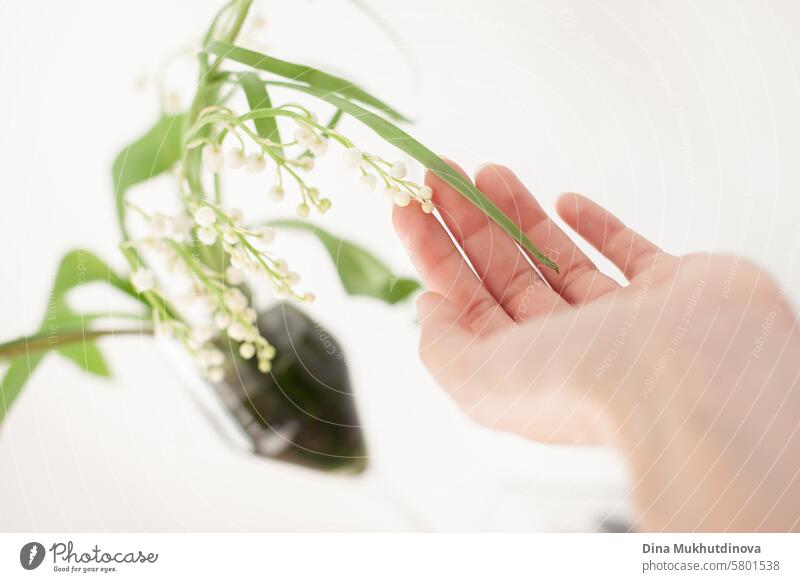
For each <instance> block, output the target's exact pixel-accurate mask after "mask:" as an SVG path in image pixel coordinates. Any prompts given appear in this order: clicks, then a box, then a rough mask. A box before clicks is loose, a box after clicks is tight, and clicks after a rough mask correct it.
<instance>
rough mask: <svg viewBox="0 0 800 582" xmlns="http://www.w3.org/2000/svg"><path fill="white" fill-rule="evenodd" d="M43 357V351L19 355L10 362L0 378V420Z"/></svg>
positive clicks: (0, 420)
mask: <svg viewBox="0 0 800 582" xmlns="http://www.w3.org/2000/svg"><path fill="white" fill-rule="evenodd" d="M43 358H44V353H39V354H32V355H31V356H30V357H25V356H22V357H19V358H16V359H14V360H13V361H12V362H11V365H10V366H9V367H8V370H6V373H5V376H3V378H2V379H0V422H2V421H3V418H5V416H6V413H7V412H8V411H9V409H10V408H11V405H12V404H13V403H14V400H16V398H17V396H19V393H20V392H21V391H22V387H23V386H25V382H27V381H28V378H30V377H31V376H32V375H33V372H34V371H35V370H36V367H37V366H38V365H39V364H40V363H41V361H42V359H43Z"/></svg>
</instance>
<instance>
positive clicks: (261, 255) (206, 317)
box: [0, 0, 556, 446]
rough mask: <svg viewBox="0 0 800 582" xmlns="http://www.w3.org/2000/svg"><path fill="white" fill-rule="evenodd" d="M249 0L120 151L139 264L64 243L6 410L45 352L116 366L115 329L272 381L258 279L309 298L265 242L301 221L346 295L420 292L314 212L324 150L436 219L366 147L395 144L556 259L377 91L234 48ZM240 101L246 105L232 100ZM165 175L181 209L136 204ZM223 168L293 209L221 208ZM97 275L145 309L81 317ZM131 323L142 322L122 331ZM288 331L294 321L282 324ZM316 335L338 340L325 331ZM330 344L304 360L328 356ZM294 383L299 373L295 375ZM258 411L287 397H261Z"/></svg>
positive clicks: (127, 251) (125, 236)
mask: <svg viewBox="0 0 800 582" xmlns="http://www.w3.org/2000/svg"><path fill="white" fill-rule="evenodd" d="M250 4H251V0H232V1H231V2H228V3H227V4H226V5H225V6H224V7H223V8H222V9H221V10H220V12H219V13H218V14H217V15H216V17H215V18H214V19H213V21H212V23H211V26H210V27H209V29H208V31H207V33H206V34H205V36H204V38H203V40H202V42H201V45H200V46H199V47H198V51H197V63H198V69H199V71H198V77H197V86H196V89H195V91H194V97H193V100H192V102H191V104H190V105H189V106H188V107H187V108H186V109H185V110H183V111H165V112H164V113H163V114H162V116H161V118H160V119H158V120H157V122H156V123H155V124H154V125H153V127H152V128H151V129H150V130H149V131H147V132H146V133H145V134H144V135H142V136H141V137H140V138H139V139H137V140H136V141H134V142H133V143H131V144H130V145H129V146H127V147H125V148H124V149H123V150H122V151H121V152H120V154H119V155H118V156H117V158H116V160H115V162H114V165H113V171H112V178H113V191H114V196H115V200H116V210H117V220H118V222H119V227H120V230H121V233H122V241H121V243H120V249H121V252H122V254H123V255H124V256H125V258H126V259H127V262H128V264H129V265H130V272H129V274H118V273H115V272H114V271H113V270H112V269H111V268H110V267H108V266H107V265H106V264H105V263H104V262H103V261H102V260H101V259H99V258H98V257H97V256H95V255H94V254H92V253H90V252H89V251H85V250H77V251H72V252H70V253H68V254H67V255H66V256H65V257H64V259H63V261H62V263H61V265H60V268H59V271H58V274H57V276H56V280H55V284H54V287H53V291H52V295H51V298H50V301H49V304H48V308H47V313H46V315H45V317H44V320H43V323H42V327H41V329H40V330H39V332H38V333H35V334H32V335H29V336H26V337H22V338H18V339H16V340H13V341H10V342H7V343H5V344H0V357H2V358H3V359H8V360H11V364H10V367H9V369H8V370H7V372H6V373H5V376H4V378H3V383H2V392H3V394H2V395H3V399H2V404H0V419H2V418H3V416H4V414H5V413H6V411H7V410H8V408H9V406H10V405H11V403H12V402H13V400H14V398H15V397H16V396H17V394H18V393H19V391H20V390H21V388H22V386H23V385H24V383H25V381H26V380H27V378H28V377H29V376H30V375H31V374H32V373H33V371H34V369H35V368H36V365H37V364H38V363H39V362H40V361H41V359H42V358H43V357H44V356H45V355H46V354H47V353H48V352H57V353H59V354H61V355H62V356H65V357H67V358H70V359H72V360H74V361H75V362H77V363H78V364H80V365H81V366H82V367H84V368H85V369H86V370H87V371H89V372H93V373H97V374H107V373H108V369H107V366H106V364H105V361H104V359H103V357H102V355H101V353H100V351H99V350H98V348H97V346H96V344H95V340H96V339H97V338H99V337H102V336H105V335H111V334H124V333H137V334H140V333H154V334H164V335H168V336H170V337H172V338H174V339H175V340H177V342H179V344H180V345H181V346H182V347H183V348H184V349H185V351H186V352H187V353H188V354H190V355H191V357H192V358H193V359H194V361H195V362H196V365H197V367H198V369H199V370H201V371H202V373H203V374H204V376H205V377H206V378H207V380H208V381H210V383H221V382H223V381H225V379H226V374H227V370H228V363H229V362H230V361H231V358H232V357H233V358H235V359H236V361H238V362H239V363H241V362H251V363H252V367H253V369H256V370H257V371H258V373H259V374H262V375H266V376H273V377H275V376H276V373H275V361H276V358H279V357H280V354H279V353H278V352H279V349H277V348H279V347H280V346H276V344H280V343H281V335H280V334H277V335H276V333H277V332H275V330H274V329H272V337H270V328H269V326H268V325H266V324H265V323H264V322H263V321H261V320H260V319H261V318H260V314H259V312H258V311H257V310H256V308H255V307H254V305H253V302H252V293H251V291H250V289H251V285H250V282H251V281H262V282H263V281H266V282H268V283H269V284H270V285H271V286H272V288H273V290H274V294H275V296H276V297H278V298H280V299H285V300H286V301H287V302H290V301H295V302H301V303H302V302H310V301H313V300H314V295H313V294H312V293H311V292H310V291H309V290H307V289H304V288H303V283H302V278H301V274H299V273H297V272H295V271H294V270H292V269H291V268H290V267H289V259H290V258H289V257H281V256H277V254H276V253H275V252H273V251H272V250H271V249H272V247H271V243H272V242H273V240H274V239H275V238H276V236H280V231H281V230H282V229H295V230H298V229H299V230H302V231H305V232H309V233H311V234H313V235H315V236H316V237H317V238H319V240H320V241H321V242H322V243H323V244H324V245H325V247H326V249H327V250H328V252H329V254H330V255H331V257H332V259H334V260H335V262H336V268H337V271H338V273H339V275H340V278H341V280H342V283H343V285H344V287H345V289H346V290H347V291H348V292H349V293H351V294H361V295H368V296H372V297H375V298H378V299H381V300H384V301H386V302H387V303H390V304H392V303H396V302H398V301H401V300H403V299H404V298H406V297H408V296H409V295H410V294H411V293H413V292H414V291H415V290H416V288H417V287H418V284H417V283H416V281H414V280H412V279H403V278H399V277H396V276H395V275H394V274H393V273H392V272H391V271H390V270H389V269H388V268H387V267H386V266H385V265H384V264H383V263H382V262H381V261H380V260H378V259H377V258H376V257H375V256H374V255H372V254H371V253H370V252H368V251H366V250H364V249H362V248H359V247H358V246H356V245H354V244H353V243H351V242H349V241H346V240H343V239H341V238H338V237H336V236H334V235H333V234H331V233H329V232H326V231H325V230H323V229H321V228H319V227H317V226H315V225H313V224H312V223H311V222H309V221H308V220H307V219H309V218H312V217H313V215H314V214H315V213H320V214H322V213H325V212H328V211H333V210H335V202H332V201H331V199H330V198H329V197H328V195H327V194H326V192H327V191H328V188H326V187H325V185H324V184H318V183H316V182H315V180H314V166H315V163H316V162H317V160H318V159H319V158H320V157H322V156H336V157H338V158H339V159H341V163H342V164H344V165H345V166H347V167H349V168H351V169H352V171H353V172H354V173H355V176H354V181H358V182H359V183H360V186H361V188H363V189H364V190H366V191H369V192H379V193H382V195H384V196H387V197H388V198H390V199H391V200H392V201H393V202H394V204H397V205H400V206H406V205H415V206H418V207H419V211H420V212H423V213H426V214H430V215H432V216H431V220H436V219H437V218H436V206H435V200H434V199H433V193H432V191H431V189H430V188H429V187H428V186H425V185H424V184H419V183H417V182H415V181H413V180H411V179H409V177H408V170H407V168H406V165H405V163H404V162H402V161H395V160H393V159H391V158H389V159H387V158H386V157H384V156H382V155H378V154H376V153H372V152H373V149H375V148H377V147H378V146H380V145H383V146H389V147H387V149H392V148H396V149H398V150H400V151H402V152H404V153H405V154H406V155H407V156H409V157H410V158H413V159H414V160H416V161H417V162H419V163H420V164H421V165H422V166H423V167H424V168H426V169H427V170H429V171H431V172H434V173H435V174H437V175H438V176H439V177H440V178H442V179H443V180H444V181H446V182H447V183H449V184H450V185H452V186H453V187H454V188H455V189H456V190H458V191H459V192H460V193H461V194H462V195H464V196H465V197H466V198H468V199H469V200H470V201H471V202H472V203H473V204H475V205H476V206H478V207H479V208H481V210H483V211H484V212H485V213H486V214H487V215H488V216H490V217H491V218H492V219H493V220H494V221H496V222H497V223H498V224H499V225H500V226H502V227H503V228H504V229H505V230H506V231H507V232H508V233H509V234H510V235H511V236H512V237H513V238H514V239H515V240H516V241H517V242H518V243H519V244H520V245H521V246H522V247H524V248H525V249H526V250H527V251H528V252H529V253H530V254H531V255H532V256H533V257H535V258H536V259H537V260H538V261H540V263H541V264H542V265H544V266H546V267H549V268H556V266H555V264H554V263H552V261H550V260H549V259H547V258H546V257H544V256H543V255H542V254H541V253H540V252H539V251H538V250H537V249H536V248H535V247H534V246H533V245H532V244H531V242H530V241H529V240H528V239H527V238H526V237H525V235H524V234H523V233H522V232H521V231H520V230H519V228H518V227H517V226H516V225H514V224H513V223H512V221H511V220H509V219H508V218H507V217H506V216H505V215H504V214H503V213H502V212H501V211H500V210H499V209H498V208H497V207H496V206H495V205H494V204H493V203H492V202H491V201H490V200H489V199H488V198H486V197H485V196H484V195H483V194H482V193H481V192H480V191H479V190H477V189H476V188H475V187H474V186H473V185H472V183H471V182H470V181H469V180H467V179H464V178H463V177H462V176H461V175H460V174H458V173H457V172H456V171H455V170H453V169H452V168H451V167H450V166H449V165H448V164H447V163H446V162H445V161H443V160H442V159H441V158H440V157H439V156H437V155H435V154H434V153H433V152H432V151H431V150H430V149H428V148H427V147H425V146H424V145H422V144H421V143H419V142H418V141H417V140H415V139H414V138H412V137H411V136H410V135H409V134H407V133H406V132H405V131H403V130H402V129H400V128H399V127H398V126H397V125H396V124H397V123H404V122H407V121H408V120H407V119H406V118H405V117H404V116H403V115H401V114H400V113H399V112H398V111H396V110H395V109H393V108H392V107H390V106H389V105H387V104H386V103H385V102H383V101H382V100H381V99H378V98H377V97H375V96H373V95H371V94H370V93H368V92H366V91H365V90H363V89H362V88H361V87H359V86H358V85H356V84H355V83H353V82H351V81H348V80H346V79H343V78H340V77H337V76H333V75H330V74H327V73H325V72H323V71H321V70H318V69H315V68H312V67H308V66H305V65H301V64H297V63H291V62H287V61H285V60H281V59H279V58H276V57H274V56H269V55H265V54H261V53H259V52H255V51H253V50H249V49H247V48H244V47H242V46H237V44H236V39H237V36H238V35H239V33H240V30H241V29H242V27H243V25H244V24H245V22H246V20H247V19H248V12H249V10H250ZM273 89H275V91H273ZM276 92H279V93H280V94H282V95H286V94H290V93H295V94H297V95H302V96H303V98H302V101H303V103H301V102H299V101H297V100H288V101H286V102H275V101H274V100H273V93H276ZM242 96H243V97H244V99H241V97H242ZM236 98H239V102H244V103H246V104H247V107H246V108H244V109H243V110H237V109H236V107H235V105H234V103H236V102H237V101H236ZM309 103H312V105H309ZM313 104H317V105H319V107H318V108H317V107H316V106H315V105H313ZM315 109H317V110H319V111H321V110H323V109H324V110H327V111H330V117H329V118H326V119H325V120H322V119H320V118H319V117H318V115H317V110H315ZM344 116H350V117H352V118H353V119H354V120H356V121H357V122H359V123H362V124H364V125H366V126H367V127H369V128H370V129H372V130H373V131H374V133H375V134H376V135H377V137H378V138H380V139H379V140H376V143H375V144H361V143H355V142H354V141H353V140H352V139H351V138H350V137H349V136H348V135H347V132H345V131H343V130H342V129H340V124H339V122H340V121H341V120H342V118H343V117H344ZM381 142H383V143H382V144H381ZM367 145H368V146H369V149H367V148H366V147H365V146H367ZM373 146H375V148H373ZM169 172H171V173H172V175H173V178H174V184H175V186H174V196H175V198H176V201H177V208H179V210H178V211H177V212H171V213H166V212H162V211H154V210H152V209H148V208H145V207H142V206H140V205H137V204H134V203H133V202H132V201H131V200H130V199H129V196H128V192H129V190H130V189H131V188H132V187H133V186H135V185H137V184H139V183H141V182H144V181H146V180H149V179H151V178H153V177H155V176H157V175H160V174H164V173H169ZM229 172H245V173H253V174H258V175H259V176H263V183H264V185H263V188H262V191H263V203H264V204H265V205H269V204H270V203H271V202H274V201H280V200H283V199H285V198H291V199H293V200H294V204H293V206H294V208H295V212H296V215H297V217H296V218H292V219H282V220H281V219H275V220H271V221H266V222H264V221H261V222H260V223H256V222H254V221H252V220H250V219H248V217H247V216H245V215H244V214H243V212H242V211H240V210H238V209H237V208H234V207H231V206H229V204H228V203H227V200H226V196H225V194H224V179H225V177H226V175H227V174H228V173H229ZM133 216H136V217H138V218H137V219H135V220H136V221H137V222H138V223H139V224H140V225H141V224H142V223H144V224H145V225H146V227H145V228H144V229H141V228H140V229H139V230H138V231H137V232H136V233H135V235H134V230H133V229H131V227H130V223H131V220H133ZM92 281H99V282H103V283H106V284H110V285H112V286H114V287H116V288H118V289H119V290H121V291H122V292H124V293H126V294H128V295H130V296H131V297H133V298H135V300H136V301H137V302H138V304H139V305H140V310H139V311H137V312H134V313H129V314H119V313H116V314H115V322H116V325H114V326H111V325H110V323H109V321H108V318H107V317H106V316H105V314H103V313H78V312H76V311H75V310H73V309H72V308H71V307H70V305H69V303H68V302H67V294H68V292H69V291H70V290H71V289H73V288H74V287H76V286H79V285H82V284H84V283H89V282H92ZM122 319H127V320H131V321H134V322H135V323H136V325H134V326H128V327H124V326H122V327H121V326H120V325H119V321H120V320H122ZM283 319H284V320H285V319H286V318H283ZM302 319H303V318H302V317H301V318H299V319H297V321H301V320H302ZM306 323H308V322H306ZM298 325H299V324H298ZM306 327H308V326H306ZM295 331H296V330H295ZM287 333H288V334H291V333H292V330H291V329H286V330H284V335H286V334H287ZM314 337H315V338H316V339H317V340H319V341H328V342H330V341H333V340H332V339H331V338H330V337H329V334H327V332H324V333H322V332H320V331H319V330H317V332H316V333H315V334H314ZM290 344H291V342H290ZM291 345H294V344H291ZM324 352H325V350H322V351H321V352H319V353H315V355H313V356H308V355H307V356H306V357H314V358H317V357H319V358H323V357H324ZM284 368H286V366H284ZM284 372H285V370H284ZM336 374H339V375H341V373H340V371H339V372H336ZM238 376H239V378H240V379H241V374H239V375H238ZM250 381H254V380H252V378H251V380H250ZM292 381H293V382H295V383H297V379H296V378H295V379H294V380H292ZM239 397H240V398H239V399H240V401H242V402H245V403H247V406H246V408H249V409H251V410H250V413H251V414H252V415H253V416H254V417H260V416H263V414H264V411H263V410H261V409H258V410H256V408H258V407H256V406H255V405H254V404H253V401H254V395H253V393H252V391H250V392H248V390H247V389H246V388H245V390H244V392H243V393H242V394H239ZM315 399H316V400H319V394H317V396H314V395H312V396H310V397H309V398H308V399H307V401H308V402H311V403H312V404H313V402H314V401H315ZM263 406H264V407H274V406H277V405H276V404H275V402H274V401H272V400H270V399H267V401H266V402H264V403H263ZM268 424H269V423H268ZM296 434H297V430H295V432H294V435H295V436H296ZM295 436H293V437H290V440H291V438H295ZM318 440H319V439H318ZM315 446H319V445H315Z"/></svg>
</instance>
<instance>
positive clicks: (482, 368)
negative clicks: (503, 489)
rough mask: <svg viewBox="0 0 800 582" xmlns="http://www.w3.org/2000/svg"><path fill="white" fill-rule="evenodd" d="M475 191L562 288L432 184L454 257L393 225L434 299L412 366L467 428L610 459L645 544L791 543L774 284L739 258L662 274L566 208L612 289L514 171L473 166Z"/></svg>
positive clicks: (793, 343) (783, 379)
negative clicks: (617, 277)
mask: <svg viewBox="0 0 800 582" xmlns="http://www.w3.org/2000/svg"><path fill="white" fill-rule="evenodd" d="M456 169H458V168H456ZM459 171H461V170H460V169H459ZM462 173H463V172H462ZM475 182H476V186H477V187H478V188H479V189H480V190H481V191H482V192H483V193H484V194H486V195H487V196H488V197H489V198H490V199H492V201H493V202H494V203H495V204H496V205H497V206H498V207H499V208H500V209H501V210H502V211H503V212H504V213H505V214H506V215H507V216H509V217H510V218H512V219H513V220H514V221H515V222H516V223H517V225H518V226H520V228H521V229H522V231H523V232H524V233H525V234H526V235H527V236H528V238H529V239H530V240H531V241H532V242H533V243H534V244H535V245H536V246H537V247H538V248H539V249H540V250H542V251H543V252H545V254H547V255H548V256H549V257H550V258H551V259H553V260H554V261H556V262H557V263H558V266H559V272H555V271H553V270H550V269H547V268H544V267H541V268H538V270H537V269H534V268H533V267H532V265H531V262H530V261H529V258H528V257H527V256H526V255H525V254H524V253H523V252H522V251H521V250H520V249H519V247H518V246H517V244H516V243H515V242H514V241H513V240H512V239H511V238H510V237H509V236H508V235H507V234H506V233H505V232H504V231H503V230H502V229H501V228H500V227H498V226H497V225H496V224H495V223H494V222H492V221H491V220H490V219H488V218H487V217H486V216H485V215H484V214H483V213H482V212H481V211H480V210H478V209H477V208H476V207H474V206H473V205H472V204H471V203H470V202H468V201H466V200H465V199H464V198H463V197H462V196H461V195H460V194H458V192H456V191H455V190H453V189H452V188H450V187H449V186H448V185H447V184H445V183H444V182H443V181H442V180H440V179H439V178H437V177H436V176H435V175H432V174H430V173H429V174H428V176H427V177H426V183H427V184H428V185H429V186H430V187H431V188H432V189H433V190H434V202H435V203H436V207H437V209H438V211H439V214H440V215H441V219H442V221H443V223H444V224H445V225H446V227H447V229H448V230H449V231H450V233H452V239H451V237H450V236H449V235H448V232H447V231H446V230H445V229H444V228H443V226H442V224H440V223H439V222H438V221H437V220H436V219H435V218H434V217H432V216H429V215H425V214H423V213H421V212H419V209H418V208H410V207H406V208H399V207H398V208H395V211H394V223H395V228H396V230H397V232H398V234H399V235H400V238H401V239H402V241H403V243H404V245H405V246H406V248H407V250H408V252H409V254H410V256H411V258H412V261H413V262H414V264H415V266H416V267H417V269H418V271H419V273H420V275H421V276H422V278H423V280H424V282H425V284H426V285H427V287H428V288H429V289H430V290H431V291H430V292H428V293H426V294H424V295H423V296H422V297H421V298H420V300H419V303H418V310H419V317H420V322H421V328H422V331H421V340H420V354H421V357H422V359H423V361H424V362H425V364H426V366H427V367H428V369H429V370H430V372H431V373H432V374H433V376H434V377H435V378H436V380H437V381H438V382H439V384H440V385H441V386H442V387H443V388H444V389H445V390H447V391H448V392H449V393H450V394H451V395H452V397H453V398H454V399H455V401H456V402H457V403H458V404H459V405H460V406H461V407H462V408H463V410H464V411H465V412H466V413H467V414H469V415H470V416H471V417H472V418H473V419H474V420H476V421H477V422H479V423H481V424H483V425H486V426H489V427H494V428H498V429H501V430H507V431H511V432H515V433H518V434H521V435H523V436H526V437H528V438H532V439H536V440H539V441H545V442H561V443H563V442H568V443H609V444H612V445H614V446H616V447H618V448H619V449H620V450H621V452H622V453H623V454H624V455H625V457H626V459H627V461H628V463H629V465H630V467H631V470H632V474H633V478H634V492H633V493H634V496H635V498H636V500H637V503H638V504H639V507H640V512H641V518H642V520H643V522H642V523H643V524H644V527H651V528H653V527H655V528H658V529H665V528H674V529H681V528H683V529H696V528H706V529H739V528H742V527H744V528H745V529H752V528H766V529H771V528H775V527H777V528H778V529H786V528H796V527H798V525H797V523H798V522H797V520H800V510H798V508H800V494H798V493H793V494H790V493H791V492H794V491H796V490H797V489H798V487H797V486H794V483H795V481H794V478H795V477H796V476H797V473H798V472H800V465H799V464H798V461H797V460H796V459H797V453H798V452H800V435H798V434H797V433H798V427H800V416H799V413H798V411H800V398H798V395H797V393H796V392H797V391H793V390H792V388H793V387H796V386H797V385H798V377H800V366H798V364H797V358H798V356H800V339H799V338H798V332H797V328H796V322H795V318H794V317H793V315H792V313H791V311H790V309H789V307H788V306H787V305H786V302H785V300H784V296H783V293H782V292H781V290H780V289H778V288H777V287H776V286H775V284H774V283H773V282H772V281H771V280H770V279H769V277H767V276H766V275H765V274H763V272H762V271H761V269H760V268H759V267H758V266H756V265H752V264H750V263H748V262H746V261H744V260H742V259H740V258H738V257H726V256H715V255H690V256H686V257H681V258H678V257H674V256H671V255H669V254H667V253H665V252H663V251H661V250H660V249H658V247H656V246H655V245H654V244H653V243H651V242H649V241H648V240H646V239H644V238H643V237H641V236H640V235H639V234H637V233H635V232H634V231H632V230H631V229H629V228H627V227H626V226H625V225H623V224H622V223H621V222H620V221H619V220H618V219H616V218H615V217H613V216H612V215H610V214H609V213H607V212H606V211H605V210H604V209H603V208H601V207H600V206H598V205H596V204H594V203H593V202H591V201H590V200H588V199H587V198H585V197H583V196H580V195H576V194H567V195H564V196H563V197H562V198H561V199H560V200H559V202H558V205H557V211H558V213H559V215H560V216H561V218H562V219H563V220H564V221H565V222H566V224H567V225H568V226H569V227H570V228H571V229H572V230H574V231H575V232H576V233H577V234H578V235H580V236H581V237H583V238H584V239H585V240H586V241H587V242H589V243H590V244H591V245H592V246H594V247H595V248H596V249H598V250H599V251H600V252H601V253H602V254H603V255H604V256H606V257H607V258H608V259H609V260H610V261H611V262H612V263H613V264H614V265H616V266H617V267H618V268H619V269H620V271H622V273H623V274H624V275H625V277H626V278H627V279H628V281H629V283H628V284H627V285H625V286H620V285H618V284H617V283H616V282H615V281H614V280H613V279H612V278H610V277H608V276H607V275H605V274H603V273H601V272H600V271H599V270H598V269H597V268H596V267H595V265H594V264H593V263H592V262H591V261H590V260H589V259H588V258H587V257H586V255H585V254H583V253H582V252H581V251H580V250H579V249H578V247H577V246H576V245H575V244H574V242H573V241H572V239H571V238H570V237H569V236H568V235H567V234H566V233H564V232H563V231H562V230H561V229H560V228H559V227H558V226H557V225H556V224H555V223H554V222H553V221H552V220H551V219H550V218H549V217H548V216H547V214H546V213H545V211H544V210H543V209H542V207H541V206H540V205H539V204H538V203H537V201H536V200H535V198H534V197H533V196H532V195H531V194H530V192H528V190H527V189H526V188H525V186H524V185H523V184H522V183H521V182H520V181H519V179H518V178H517V177H516V176H515V175H514V173H513V172H511V170H509V169H507V168H505V167H502V166H498V165H489V166H484V167H482V168H481V169H480V170H479V172H478V173H477V175H476V180H475ZM465 257H466V259H467V260H468V261H469V263H467V260H465ZM790 454H793V455H794V456H788V455H790ZM778 456H782V458H783V459H784V460H786V459H793V460H792V461H791V462H789V463H786V462H784V463H779V462H778V458H777V457H778ZM793 486H794V488H793V489H792V487H793ZM787 507H789V508H790V509H791V510H792V511H790V512H788V513H787V512H785V511H782V510H785V509H786V508H787Z"/></svg>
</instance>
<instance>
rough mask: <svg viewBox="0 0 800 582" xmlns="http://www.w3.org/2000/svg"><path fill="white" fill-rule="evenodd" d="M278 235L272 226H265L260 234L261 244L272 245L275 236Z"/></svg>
mask: <svg viewBox="0 0 800 582" xmlns="http://www.w3.org/2000/svg"><path fill="white" fill-rule="evenodd" d="M276 235H277V231H276V230H275V229H274V228H272V227H271V226H264V227H262V228H261V230H260V231H259V233H258V236H259V238H260V239H261V242H263V243H264V244H265V245H268V244H270V243H271V242H272V241H274V240H275V236H276Z"/></svg>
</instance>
